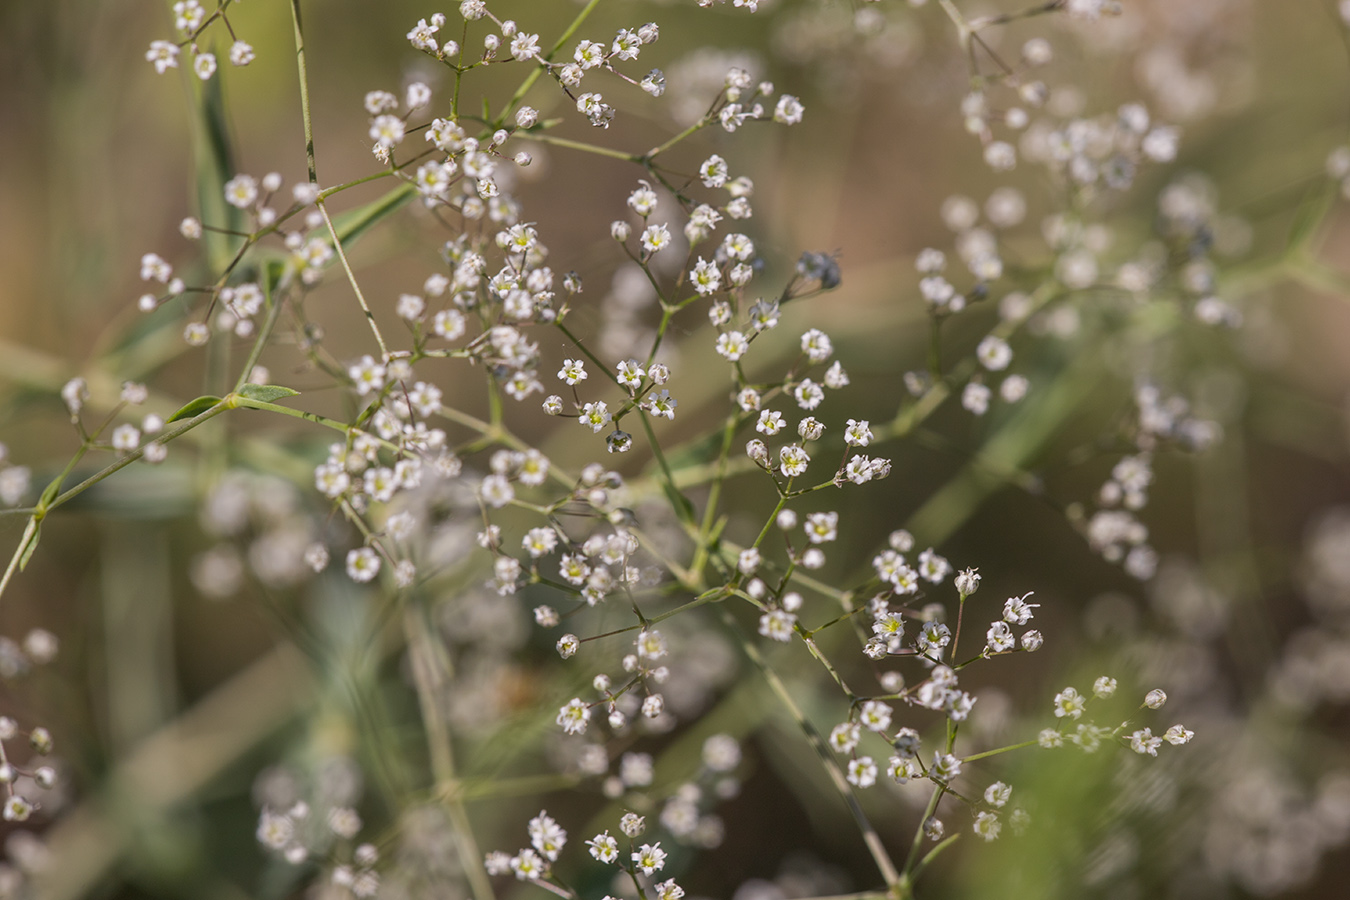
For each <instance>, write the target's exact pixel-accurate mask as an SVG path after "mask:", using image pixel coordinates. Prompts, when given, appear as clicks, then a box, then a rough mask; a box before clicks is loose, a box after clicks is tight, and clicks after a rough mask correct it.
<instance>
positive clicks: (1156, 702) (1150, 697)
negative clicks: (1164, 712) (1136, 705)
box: [1144, 688, 1167, 709]
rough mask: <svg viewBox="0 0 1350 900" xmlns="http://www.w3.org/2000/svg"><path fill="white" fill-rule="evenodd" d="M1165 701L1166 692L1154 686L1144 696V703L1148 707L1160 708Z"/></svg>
mask: <svg viewBox="0 0 1350 900" xmlns="http://www.w3.org/2000/svg"><path fill="white" fill-rule="evenodd" d="M1166 702H1167V694H1166V693H1164V692H1163V691H1161V690H1159V689H1157V688H1154V689H1153V690H1151V691H1149V692H1148V694H1146V695H1145V696H1144V705H1145V706H1147V707H1148V708H1149V709H1162V705H1163V704H1164V703H1166Z"/></svg>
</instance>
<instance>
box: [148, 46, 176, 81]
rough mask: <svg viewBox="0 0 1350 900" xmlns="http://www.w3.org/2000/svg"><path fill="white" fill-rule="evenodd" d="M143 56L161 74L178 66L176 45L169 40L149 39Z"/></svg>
mask: <svg viewBox="0 0 1350 900" xmlns="http://www.w3.org/2000/svg"><path fill="white" fill-rule="evenodd" d="M145 58H146V60H147V61H148V62H152V63H154V64H155V71H156V72H158V73H159V74H160V75H163V74H164V73H165V72H167V71H168V70H169V69H176V68H178V47H177V46H175V45H174V44H173V43H171V42H169V41H151V42H150V49H149V50H147V51H146V52H145Z"/></svg>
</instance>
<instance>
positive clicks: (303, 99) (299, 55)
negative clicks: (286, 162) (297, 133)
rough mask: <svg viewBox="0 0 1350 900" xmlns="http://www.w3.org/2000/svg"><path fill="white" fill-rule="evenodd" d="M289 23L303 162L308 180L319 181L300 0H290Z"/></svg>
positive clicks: (313, 182)
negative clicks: (292, 34)
mask: <svg viewBox="0 0 1350 900" xmlns="http://www.w3.org/2000/svg"><path fill="white" fill-rule="evenodd" d="M291 23H292V24H293V25H294V27H295V65H296V68H297V70H298V72H299V76H300V112H301V115H302V116H303V118H304V122H305V162H306V163H307V164H308V165H309V181H310V183H311V184H318V183H319V174H318V170H317V168H316V167H315V164H314V123H313V121H312V120H311V118H310V114H309V75H308V73H307V72H306V69H305V35H304V30H303V29H302V28H301V27H300V0H291Z"/></svg>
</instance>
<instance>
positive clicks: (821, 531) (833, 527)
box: [805, 512, 839, 544]
mask: <svg viewBox="0 0 1350 900" xmlns="http://www.w3.org/2000/svg"><path fill="white" fill-rule="evenodd" d="M838 526H839V513H836V512H814V513H809V514H808V515H807V517H806V526H805V530H806V539H807V540H809V541H810V542H811V543H813V544H824V543H828V542H829V541H832V540H834V539H835V538H837V537H838V536H839V527H838Z"/></svg>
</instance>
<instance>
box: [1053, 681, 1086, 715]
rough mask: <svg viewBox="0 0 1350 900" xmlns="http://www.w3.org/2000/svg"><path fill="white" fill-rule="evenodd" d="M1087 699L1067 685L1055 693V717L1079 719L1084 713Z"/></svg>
mask: <svg viewBox="0 0 1350 900" xmlns="http://www.w3.org/2000/svg"><path fill="white" fill-rule="evenodd" d="M1086 704H1087V699H1086V698H1085V697H1083V695H1081V694H1079V693H1078V691H1076V690H1074V689H1073V688H1071V687H1066V688H1065V689H1064V690H1062V691H1060V692H1059V693H1058V694H1056V695H1055V718H1057V719H1062V718H1064V717H1066V716H1067V717H1068V718H1070V719H1077V718H1079V717H1080V716H1082V715H1083V707H1084V706H1085V705H1086Z"/></svg>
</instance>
